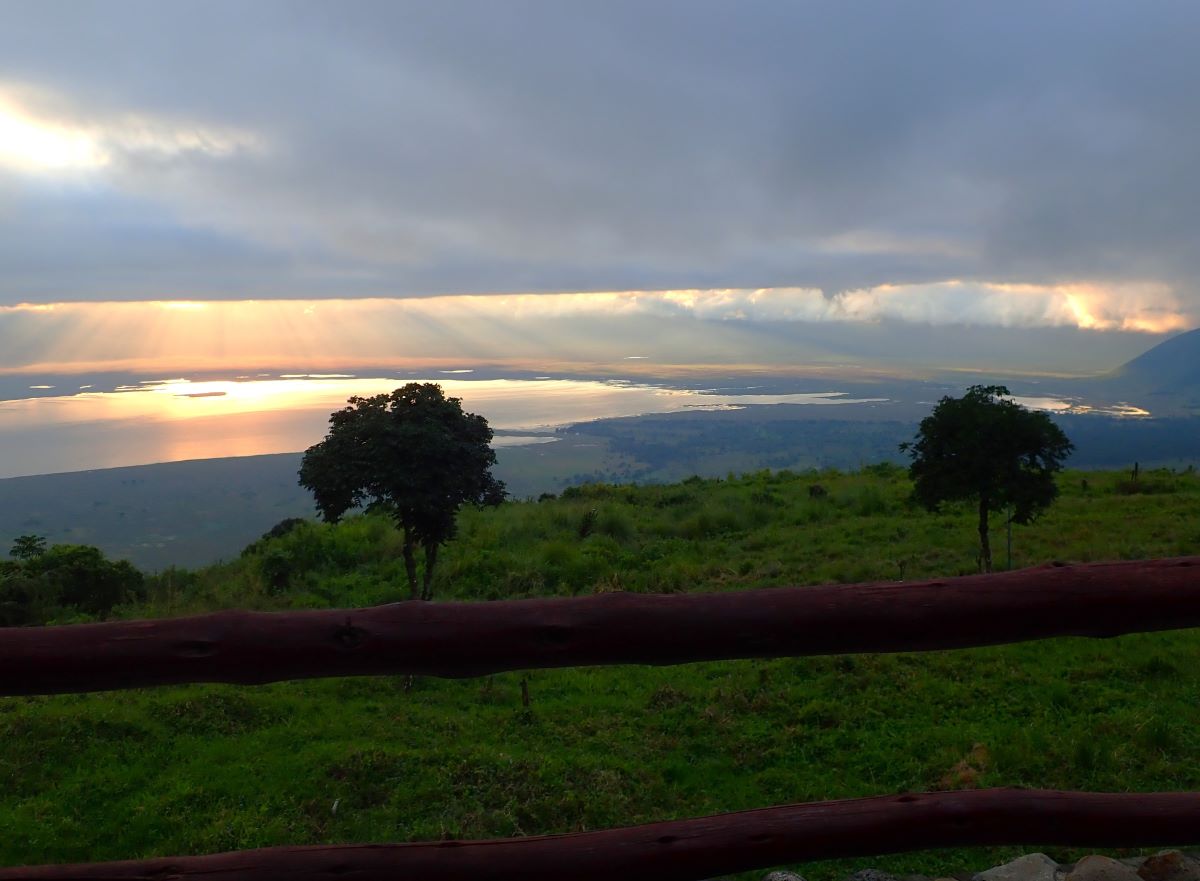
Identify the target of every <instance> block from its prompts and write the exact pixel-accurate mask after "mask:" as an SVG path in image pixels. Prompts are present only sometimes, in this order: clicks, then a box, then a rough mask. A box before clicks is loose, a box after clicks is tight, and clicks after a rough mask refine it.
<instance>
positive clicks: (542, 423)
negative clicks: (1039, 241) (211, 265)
mask: <svg viewBox="0 0 1200 881" xmlns="http://www.w3.org/2000/svg"><path fill="white" fill-rule="evenodd" d="M406 381H436V382H438V383H440V384H441V385H442V387H443V388H444V389H445V391H446V393H447V394H448V395H452V396H454V397H460V398H462V400H463V406H464V408H465V409H466V410H468V411H470V412H474V413H481V414H483V415H484V416H486V417H487V419H488V422H489V423H490V424H491V425H492V427H493V428H495V429H500V430H505V431H508V432H510V434H509V435H508V436H507V437H505V438H503V439H499V438H498V441H497V444H498V445H511V444H515V443H522V442H524V443H535V442H541V441H542V439H541V438H538V437H537V436H529V435H525V436H523V437H524V439H523V440H522V439H521V437H522V436H520V435H517V436H514V435H513V434H511V433H512V432H520V431H531V430H545V429H548V428H552V427H555V426H559V425H564V424H568V423H572V422H581V421H586V420H589V419H598V418H605V417H611V416H633V415H638V414H642V413H665V412H673V411H678V410H684V409H729V408H733V407H743V406H746V405H748V404H780V403H787V404H811V405H818V406H835V405H837V404H842V403H864V402H868V401H877V400H881V399H876V398H872V399H862V398H859V399H851V398H847V397H846V396H845V395H844V394H842V393H840V392H821V393H815V394H814V393H808V394H771V395H758V394H749V393H746V392H745V390H743V391H742V392H740V393H735V392H730V391H726V390H721V391H715V390H710V391H704V390H699V389H679V388H664V387H660V386H654V385H648V384H637V383H631V382H601V381H590V380H575V379H551V378H545V379H537V380H517V379H475V380H472V379H454V378H448V377H446V376H439V377H436V378H435V379H428V380H427V379H420V378H418V377H406V378H404V379H400V378H396V377H354V376H349V375H347V374H319V375H313V374H303V375H301V374H289V375H287V376H282V377H279V378H256V379H248V380H206V381H191V380H188V379H186V378H183V377H174V378H168V379H155V380H145V381H141V382H138V383H136V384H127V385H121V386H118V387H117V388H116V390H114V391H92V390H81V391H80V392H78V393H76V394H72V395H61V396H44V397H36V398H25V399H21V400H10V401H0V477H11V476H17V475H22V474H44V473H50V472H55V471H73V470H81V469H89V468H109V467H115V466H120V465H136V464H144V463H148V462H165V461H177V460H182V459H204V458H215V457H221V456H248V455H258V454H262V453H278V452H289V451H294V450H301V449H304V448H305V447H307V446H309V445H311V444H313V443H315V442H317V441H318V440H320V439H321V438H322V437H323V436H324V433H325V430H326V427H327V421H328V416H329V414H330V413H331V412H332V411H334V410H336V409H339V408H340V407H343V406H345V403H346V399H347V398H349V397H351V396H353V395H361V396H367V395H374V394H380V393H384V392H389V391H391V390H392V389H394V388H396V387H397V386H399V385H401V384H403V383H404V382H406Z"/></svg>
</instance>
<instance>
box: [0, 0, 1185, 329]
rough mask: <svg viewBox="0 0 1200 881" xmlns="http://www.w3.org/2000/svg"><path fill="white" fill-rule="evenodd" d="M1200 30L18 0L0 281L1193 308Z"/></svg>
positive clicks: (473, 6) (1163, 25)
mask: <svg viewBox="0 0 1200 881" xmlns="http://www.w3.org/2000/svg"><path fill="white" fill-rule="evenodd" d="M1198 26H1200V6H1196V5H1195V4H1191V3H1171V2H1165V3H1156V4H1137V3H1131V2H1123V3H1118V2H1106V0H1100V2H1074V3H1072V2H1065V3H1060V4H1054V5H1053V6H1052V7H1047V6H1046V5H1045V4H1043V3H1032V2H1030V3H1021V2H1014V3H1006V4H992V5H988V6H983V5H980V4H963V3H957V2H930V3H922V4H917V5H911V4H906V5H903V6H901V5H897V4H894V3H889V2H883V0H879V2H845V3H830V4H825V5H820V4H797V3H792V2H784V0H757V2H746V3H738V4H730V3H727V2H717V0H686V2H684V0H678V2H675V0H663V2H658V3H653V4H646V3H643V2H633V0H606V2H595V3H581V4H577V3H570V4H559V3H544V2H535V0H524V2H522V0H514V2H508V3H503V4H499V3H492V2H488V0H476V2H467V0H445V2H441V3H436V4H430V3H407V2H403V3H401V2H391V0H388V2H384V0H380V2H367V0H359V2H348V3H339V4H328V3H318V2H311V3H310V2H299V0H296V2H272V0H260V2H256V3H254V4H246V3H235V2H214V0H204V2H177V3H170V4H164V3H158V2H149V0H147V2H132V0H126V2H119V3H112V2H69V3H68V2H65V0H61V2H51V0H47V2H44V3H39V4H36V5H34V4H27V5H24V6H13V7H11V8H7V9H6V10H5V22H4V27H3V28H2V29H0V227H2V228H0V233H2V234H0V303H10V304H12V303H19V302H58V301H64V300H86V299H92V300H111V299H155V300H157V299H178V298H200V299H209V298H229V299H238V298H247V297H255V298H295V297H355V296H374V297H407V296H429V295H435V294H444V293H462V292H479V293H494V292H538V291H562V290H570V291H605V290H647V289H656V290H668V291H683V290H705V291H714V290H720V291H735V292H736V293H724V294H709V295H706V296H704V297H701V298H697V299H695V300H694V302H692V303H691V305H690V306H689V307H688V308H689V309H690V313H691V314H695V315H697V316H699V317H702V318H703V317H718V318H729V317H739V316H740V317H744V318H753V317H756V316H757V317H760V318H762V317H781V318H806V317H811V318H817V319H821V320H827V319H830V318H837V319H858V318H864V317H866V318H878V317H880V316H882V317H885V318H896V319H903V320H913V321H932V322H935V323H944V322H946V321H950V320H961V321H965V322H968V323H975V322H981V321H982V322H986V321H992V322H994V323H996V324H999V325H1002V326H1023V325H1026V324H1041V325H1047V326H1059V325H1063V324H1067V325H1069V324H1072V323H1074V324H1076V325H1077V326H1082V327H1093V328H1125V329H1164V328H1171V327H1180V326H1194V325H1196V324H1197V323H1200V294H1198V293H1197V291H1200V286H1198V285H1197V281H1198V280H1200V251H1198V250H1197V249H1196V248H1195V246H1194V243H1195V242H1196V241H1197V240H1200V215H1198V214H1197V212H1196V211H1195V205H1196V204H1197V202H1198V201H1200V176H1197V175H1195V174H1194V171H1193V165H1194V161H1195V156H1196V155H1200V127H1197V126H1196V125H1195V124H1194V121H1195V119H1197V118H1198V117H1200V107H1197V102H1198V100H1200V99H1198V98H1197V93H1196V90H1195V88H1194V83H1195V82H1196V81H1197V80H1198V79H1200V56H1197V55H1196V53H1195V52H1194V51H1193V48H1194V47H1193V45H1192V36H1193V35H1194V34H1195V33H1196V32H1197V29H1198ZM888 286H891V287H888ZM766 288H771V289H789V290H790V291H792V293H789V294H779V293H778V292H776V293H772V294H771V295H770V296H757V297H756V295H755V294H754V292H755V291H758V290H761V289H766ZM891 288H901V289H903V290H904V291H907V292H909V294H910V295H909V296H897V295H894V294H892V293H889V291H890V290H891ZM812 291H819V292H820V293H818V294H814V293H812ZM747 292H749V293H747ZM1046 292H1049V293H1046ZM1072 298H1074V299H1072ZM647 302H651V301H647ZM670 302H671V301H670V300H669V298H666V299H664V298H663V297H659V298H658V299H657V300H654V301H653V304H654V308H660V307H661V308H672V307H671V306H670V305H663V304H669V303H670ZM681 302H682V301H677V302H676V303H675V306H680V305H681ZM1072 303H1075V305H1072ZM1080 304H1082V306H1083V309H1082V311H1081V310H1080V309H1079V308H1077V306H1079V305H1080ZM1097 304H1100V305H1099V306H1098V305H1097Z"/></svg>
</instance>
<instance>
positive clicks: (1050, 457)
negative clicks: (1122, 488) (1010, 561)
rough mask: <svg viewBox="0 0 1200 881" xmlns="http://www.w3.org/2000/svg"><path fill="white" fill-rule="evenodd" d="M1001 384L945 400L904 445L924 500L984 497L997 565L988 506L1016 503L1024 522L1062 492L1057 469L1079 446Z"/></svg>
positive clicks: (934, 503) (987, 556)
mask: <svg viewBox="0 0 1200 881" xmlns="http://www.w3.org/2000/svg"><path fill="white" fill-rule="evenodd" d="M1008 395H1009V391H1008V389H1007V388H1005V387H1004V386H1002V385H988V386H983V385H973V386H971V387H970V388H969V389H967V392H966V394H965V395H963V396H962V397H961V398H951V397H944V398H942V399H941V400H940V401H939V402H938V404H937V406H936V407H934V408H933V413H931V414H930V415H929V416H927V417H926V418H924V419H922V420H921V425H920V427H919V429H918V431H917V436H916V438H914V439H913V440H912V441H910V442H908V443H903V444H901V445H900V449H901V450H904V451H906V452H907V453H908V454H909V456H910V457H911V458H912V465H911V466H910V467H909V472H908V473H909V476H910V477H911V478H912V480H913V489H914V494H915V496H916V498H917V501H919V502H920V503H921V504H922V505H924V506H925V508H927V509H928V510H930V511H936V510H937V509H938V508H939V507H940V506H941V504H942V503H943V502H950V501H967V500H971V499H974V500H977V501H978V504H979V549H980V555H979V558H980V562H981V564H982V566H983V568H984V571H986V572H991V571H992V549H991V544H990V543H989V541H988V512H990V511H1001V510H1004V509H1006V508H1010V509H1011V511H1012V514H1011V521H1012V522H1013V523H1020V524H1025V523H1029V522H1030V521H1031V520H1033V519H1034V518H1035V517H1036V516H1037V515H1038V514H1040V513H1041V512H1042V511H1043V510H1045V509H1046V508H1047V507H1048V506H1049V505H1050V503H1051V502H1052V501H1054V499H1055V498H1056V497H1057V495H1058V487H1057V486H1056V485H1055V483H1054V475H1055V474H1056V473H1057V472H1058V471H1060V470H1062V465H1063V461H1064V460H1065V459H1066V458H1067V456H1068V455H1070V453H1071V450H1072V449H1074V445H1073V444H1072V443H1071V442H1070V441H1069V440H1068V439H1067V436H1066V435H1065V434H1063V432H1062V430H1061V429H1060V428H1059V427H1058V426H1057V425H1055V424H1054V422H1053V421H1052V420H1051V419H1050V417H1049V416H1047V415H1046V414H1045V413H1038V412H1033V411H1030V410H1026V409H1025V408H1024V407H1022V406H1020V405H1019V404H1017V403H1016V402H1015V401H1013V400H1011V398H1009V397H1008Z"/></svg>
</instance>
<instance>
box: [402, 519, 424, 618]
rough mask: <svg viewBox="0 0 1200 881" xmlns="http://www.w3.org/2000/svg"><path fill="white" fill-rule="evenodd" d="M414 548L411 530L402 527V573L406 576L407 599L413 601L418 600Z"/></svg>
mask: <svg viewBox="0 0 1200 881" xmlns="http://www.w3.org/2000/svg"><path fill="white" fill-rule="evenodd" d="M415 546H416V540H415V539H414V538H413V534H412V530H410V529H409V528H408V527H407V526H406V527H404V571H405V573H407V575H408V598H409V599H410V600H415V599H419V598H420V594H419V593H418V592H417V557H416V554H414V553H413V548H414V547H415Z"/></svg>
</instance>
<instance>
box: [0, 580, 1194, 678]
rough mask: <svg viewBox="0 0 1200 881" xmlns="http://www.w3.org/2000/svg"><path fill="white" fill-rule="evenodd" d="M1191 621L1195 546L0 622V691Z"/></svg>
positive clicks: (932, 639)
mask: <svg viewBox="0 0 1200 881" xmlns="http://www.w3.org/2000/svg"><path fill="white" fill-rule="evenodd" d="M1197 626H1200V557H1182V558H1176V559H1167V560H1147V561H1135V562H1125V563H1096V564H1083V565H1071V566H1067V565H1050V566H1043V567H1038V568H1035V569H1025V570H1021V571H1017V572H1005V573H999V574H994V575H975V576H967V577H963V578H952V579H938V580H935V581H923V582H911V583H896V582H881V583H874V584H857V585H849V584H847V585H823V586H818V587H792V588H772V589H767V590H749V591H739V592H727V593H693V594H686V593H685V594H672V595H642V594H626V593H611V594H599V595H595V596H586V597H575V598H561V599H532V600H511V601H499V602H487V603H423V602H403V603H394V604H391V605H386V606H376V607H373V608H367V609H349V610H333V611H304V612H275V613H267V612H217V613H215V614H209V615H199V616H195V617H189V618H174V619H162V620H146V621H117V622H111V623H104V624H80V625H70V626H65V627H22V628H4V629H0V694H5V695H26V694H55V693H61V692H83V691H103V690H108V689H117V688H133V687H139V686H149V685H165V684H172V683H184V682H232V683H242V684H259V683H264V682H275V681H279V680H283V679H306V678H313V677H321V676H362V675H377V674H418V675H422V676H444V677H467V676H479V675H484V674H489V673H495V672H500V671H504V670H521V669H532V668H539V667H568V666H583V665H594V664H680V663H686V662H691V661H710V660H720V659H729V658H768V657H784V656H793V657H798V656H804V655H828V654H845V653H858V652H899V651H928V650H935V649H954V648H965V647H968V646H979V645H994V644H997V643H1007V642H1021V641H1025V640H1033V639H1044V638H1047V637H1053V636H1091V637H1110V636H1117V635H1120V634H1124V633H1133V632H1137V631H1154V630H1170V629H1177V628H1184V627H1197Z"/></svg>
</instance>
